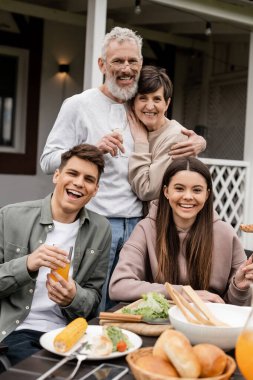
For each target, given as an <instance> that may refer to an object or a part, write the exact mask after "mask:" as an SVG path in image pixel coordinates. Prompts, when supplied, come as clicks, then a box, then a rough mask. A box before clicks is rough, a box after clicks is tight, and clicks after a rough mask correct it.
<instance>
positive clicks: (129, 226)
mask: <svg viewBox="0 0 253 380" xmlns="http://www.w3.org/2000/svg"><path fill="white" fill-rule="evenodd" d="M107 219H108V220H109V222H110V224H111V229H112V245H111V251H110V259H109V267H108V272H107V276H106V280H105V283H104V286H103V289H102V300H101V303H100V305H99V310H98V311H104V310H107V309H109V308H110V307H112V306H113V305H114V304H115V303H113V302H112V301H111V300H110V298H109V294H108V286H109V282H110V278H111V275H112V272H113V270H114V268H115V266H116V264H117V262H118V259H119V253H120V250H121V248H122V247H123V245H124V243H125V242H126V241H127V240H128V238H129V236H130V235H131V233H132V231H133V229H134V227H135V226H136V224H137V223H138V222H139V221H140V220H141V218H107Z"/></svg>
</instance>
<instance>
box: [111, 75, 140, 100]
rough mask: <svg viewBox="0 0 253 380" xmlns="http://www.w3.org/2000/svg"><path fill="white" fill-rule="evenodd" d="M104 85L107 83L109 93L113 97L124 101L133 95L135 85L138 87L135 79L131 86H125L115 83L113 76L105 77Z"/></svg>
mask: <svg viewBox="0 0 253 380" xmlns="http://www.w3.org/2000/svg"><path fill="white" fill-rule="evenodd" d="M106 85H107V87H108V90H109V91H110V93H111V94H112V95H113V96H114V97H115V98H117V99H120V100H124V101H125V102H126V101H127V100H129V99H132V98H133V97H134V96H135V94H136V92H137V87H138V83H137V81H135V82H134V83H133V84H132V86H131V87H128V88H127V87H126V88H124V87H123V88H122V87H119V86H118V85H117V84H116V83H115V79H114V78H113V77H111V78H107V81H106Z"/></svg>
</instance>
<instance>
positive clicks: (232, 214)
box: [201, 158, 250, 244]
mask: <svg viewBox="0 0 253 380" xmlns="http://www.w3.org/2000/svg"><path fill="white" fill-rule="evenodd" d="M201 161H202V162H204V163H205V164H206V165H207V166H208V167H209V170H210V172H211V175H212V179H213V191H214V207H215V209H216V211H217V212H218V214H219V215H220V217H221V218H222V220H224V221H226V222H228V223H230V224H231V225H232V226H233V227H234V229H235V230H236V232H237V234H238V236H239V237H240V239H241V241H242V244H244V243H245V242H246V237H245V234H242V233H241V231H240V224H241V223H244V222H245V220H246V210H247V207H248V206H247V204H248V199H249V198H248V197H249V175H250V174H249V165H250V164H249V162H246V161H237V160H220V159H213V158H201Z"/></svg>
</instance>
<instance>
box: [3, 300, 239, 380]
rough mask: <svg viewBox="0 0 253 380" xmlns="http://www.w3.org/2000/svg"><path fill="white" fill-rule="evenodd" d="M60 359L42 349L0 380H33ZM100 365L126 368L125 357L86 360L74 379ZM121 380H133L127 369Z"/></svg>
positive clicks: (65, 370) (70, 365)
mask: <svg viewBox="0 0 253 380" xmlns="http://www.w3.org/2000/svg"><path fill="white" fill-rule="evenodd" d="M122 306H123V305H122V304H119V305H117V306H116V307H115V308H113V309H111V310H110V311H115V310H117V309H119V308H121V307H122ZM98 324H99V320H98V318H93V319H92V320H90V321H89V325H98ZM141 338H142V341H143V344H142V347H150V346H153V345H154V343H155V341H156V339H157V337H148V336H141ZM228 354H229V355H231V356H234V353H233V352H229V353H228ZM61 358H62V357H60V356H58V355H55V354H53V353H51V352H49V351H47V350H45V349H42V350H40V351H38V352H37V353H36V354H34V355H32V356H29V357H28V358H26V359H25V360H23V361H21V362H20V363H18V364H17V365H15V366H13V367H11V368H9V370H8V371H6V372H4V373H2V374H1V375H0V380H35V379H37V378H38V377H39V376H41V375H42V374H43V373H45V372H46V371H47V370H49V369H50V368H51V367H52V366H53V365H55V364H56V363H57V362H58V361H59V360H61ZM101 363H112V364H116V365H123V366H128V365H127V362H126V360H125V356H122V357H120V358H115V359H108V360H106V359H105V360H99V361H95V360H93V361H91V360H86V361H84V362H83V363H82V364H81V367H80V369H79V370H78V372H77V374H76V375H75V378H74V379H76V380H77V379H81V378H82V377H83V376H84V375H85V374H86V373H88V372H90V371H91V370H92V369H94V368H95V367H97V366H98V365H99V364H101ZM75 365H76V360H72V361H70V362H67V363H66V364H64V365H63V366H62V367H60V368H59V369H58V370H56V371H55V372H54V373H53V374H52V375H51V376H50V377H49V378H48V379H54V380H64V379H65V378H66V377H67V376H69V375H70V373H71V372H72V370H73V369H74V367H75ZM121 379H122V380H134V377H133V375H132V373H131V371H130V369H129V372H128V373H127V374H126V375H124V376H123V377H122V378H121ZM231 380H244V377H243V376H242V375H241V374H240V372H239V370H238V369H237V370H236V372H235V374H234V375H233V377H231Z"/></svg>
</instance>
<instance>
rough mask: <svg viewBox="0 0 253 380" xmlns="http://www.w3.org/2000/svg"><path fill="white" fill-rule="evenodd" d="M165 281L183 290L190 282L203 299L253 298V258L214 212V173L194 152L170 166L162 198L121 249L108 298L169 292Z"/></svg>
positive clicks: (126, 298) (237, 301)
mask: <svg viewBox="0 0 253 380" xmlns="http://www.w3.org/2000/svg"><path fill="white" fill-rule="evenodd" d="M166 281H168V282H170V283H172V284H173V286H174V287H175V288H179V289H180V287H179V285H185V284H190V285H191V286H192V287H193V288H194V289H195V290H196V291H197V292H198V294H199V295H200V297H201V298H202V299H203V300H204V301H210V302H228V303H233V304H238V305H247V304H249V302H250V294H251V293H250V284H251V283H252V282H253V263H252V258H250V259H248V260H247V258H246V255H245V252H244V249H243V247H242V245H241V243H240V240H239V238H238V237H237V235H236V233H235V231H234V229H233V228H232V226H231V225H230V224H228V223H226V222H224V221H222V220H221V219H220V218H219V216H218V214H217V213H216V212H214V211H213V190H212V180H211V175H210V172H209V170H208V168H207V166H206V165H204V164H203V163H202V162H201V161H199V160H198V159H196V158H193V157H185V158H180V159H175V160H174V161H173V162H172V163H171V164H170V165H169V166H168V168H167V169H166V171H165V174H164V176H163V180H162V186H161V189H160V195H159V199H158V200H157V201H154V202H153V203H152V204H151V207H150V211H149V214H148V216H147V217H146V218H145V219H143V220H142V221H141V222H139V223H138V225H137V226H136V227H135V229H134V231H133V233H132V235H131V236H130V238H129V240H128V241H127V242H126V244H125V245H124V247H123V248H122V250H121V253H120V258H119V262H118V265H117V266H116V269H115V271H114V273H113V275H112V278H111V282H110V297H111V298H112V299H115V300H119V301H133V300H136V299H138V298H140V297H141V296H142V294H143V293H147V292H149V291H157V292H160V293H163V294H165V295H167V294H166V289H165V287H164V283H165V282H166ZM179 289H178V290H179Z"/></svg>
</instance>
